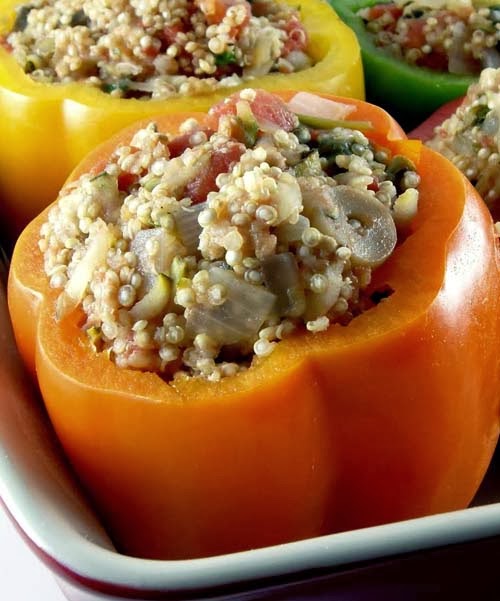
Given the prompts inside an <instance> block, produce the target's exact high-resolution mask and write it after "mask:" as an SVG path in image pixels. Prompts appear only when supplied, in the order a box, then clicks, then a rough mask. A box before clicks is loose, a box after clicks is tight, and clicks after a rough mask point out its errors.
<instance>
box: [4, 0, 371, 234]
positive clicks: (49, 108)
mask: <svg viewBox="0 0 500 601" xmlns="http://www.w3.org/2000/svg"><path fill="white" fill-rule="evenodd" d="M285 2H287V3H288V4H292V5H294V4H295V2H294V0H285ZM21 3H22V0H3V1H2V5H1V8H0V38H1V36H2V35H3V36H5V34H6V33H8V32H9V31H10V30H11V28H12V25H13V23H14V19H15V7H16V6H18V5H19V4H21ZM300 12H301V19H302V22H303V24H304V27H305V29H306V31H307V33H308V38H309V45H308V51H309V53H310V55H311V56H312V57H313V59H314V62H315V64H314V66H313V67H311V68H309V69H306V70H304V71H301V72H296V73H292V74H287V75H284V74H272V75H267V76H265V77H259V78H256V79H254V80H252V82H251V86H252V87H256V88H264V89H268V90H278V89H283V88H286V89H294V90H309V91H316V92H327V93H334V94H338V95H343V96H350V97H354V98H363V97H364V84H363V72H362V65H361V58H360V50H359V46H358V43H357V40H356V37H355V36H354V34H353V33H352V31H351V30H350V29H349V28H348V27H347V26H346V25H344V23H343V22H342V21H341V20H340V19H339V18H338V17H337V15H336V13H335V12H334V11H333V9H332V8H331V7H330V6H328V5H327V3H326V2H323V0H309V1H308V2H304V3H302V6H301V8H300ZM245 86H248V83H246V84H245ZM236 89H237V88H230V89H228V92H233V91H235V90H236ZM223 95H224V92H223V91H220V92H218V93H215V94H209V95H205V96H198V97H195V98H194V97H190V98H185V97H182V98H175V99H168V100H149V101H144V100H137V99H119V98H112V97H110V96H108V95H106V94H105V93H104V92H101V91H100V90H98V89H93V88H90V87H89V86H86V85H83V84H78V83H73V84H64V85H62V84H43V83H37V82H35V81H33V80H32V79H31V78H30V77H29V76H28V75H26V74H25V73H24V71H23V70H22V69H21V67H20V66H19V65H18V64H17V62H16V61H15V60H14V58H13V57H12V56H11V55H10V54H9V52H8V51H7V49H6V48H4V47H2V46H1V45H0V132H1V144H0V206H1V213H0V217H1V222H2V223H3V224H8V231H7V232H4V234H6V235H7V236H8V238H10V240H11V241H13V240H14V238H15V236H17V234H18V233H19V231H20V230H21V228H22V227H24V225H26V224H27V223H28V221H30V220H31V219H32V218H33V217H34V216H35V215H36V214H38V213H39V212H40V210H42V209H43V208H44V207H45V206H47V205H48V204H49V203H50V202H52V201H53V200H54V198H55V197H56V196H57V192H58V190H59V188H60V187H61V185H62V183H63V182H64V180H65V179H66V177H67V176H68V174H69V173H70V171H71V170H72V168H73V167H74V166H75V165H76V164H77V163H78V162H79V161H80V159H81V158H82V157H83V156H85V155H86V154H87V153H88V151H89V150H90V149H91V148H93V147H94V146H96V145H97V144H98V143H100V142H101V141H102V140H105V139H106V138H108V137H109V136H110V135H111V134H113V133H114V132H116V131H118V130H119V129H121V128H123V127H124V126H125V125H128V124H129V123H131V122H133V121H136V120H138V119H141V118H144V117H148V116H150V115H155V114H158V113H172V112H174V111H182V110H186V109H188V110H190V111H199V110H207V109H208V108H209V107H210V106H212V105H213V104H214V103H215V102H217V100H219V99H220V98H221V97H222V96H223Z"/></svg>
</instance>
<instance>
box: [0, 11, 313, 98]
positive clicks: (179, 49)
mask: <svg viewBox="0 0 500 601" xmlns="http://www.w3.org/2000/svg"><path fill="white" fill-rule="evenodd" d="M3 44H4V45H5V46H6V47H7V48H8V49H9V50H10V51H11V52H12V54H13V56H14V57H15V59H16V60H17V62H18V63H19V64H20V65H21V66H22V68H23V69H24V71H25V72H26V73H28V74H29V75H30V76H31V77H32V78H33V79H35V80H36V81H40V82H49V83H53V82H60V83H70V82H73V81H78V82H84V83H86V84H88V85H91V86H95V87H98V88H100V89H101V90H103V91H104V92H107V93H109V94H110V95H111V96H115V97H120V98H158V99H163V98H169V97H172V96H176V95H195V94H203V93H210V92H213V91H214V90H216V89H218V88H221V87H228V86H235V85H238V84H240V83H241V82H242V81H245V80H249V79H252V78H255V77H259V76H263V75H266V74H268V73H272V72H280V73H292V72H294V71H299V70H301V69H305V68H307V67H310V66H311V64H312V61H311V59H310V57H309V56H308V54H307V50H306V46H307V34H306V31H305V29H304V27H303V25H302V23H301V21H300V14H299V11H298V10H297V9H295V8H293V7H291V6H290V5H288V4H286V3H283V2H280V1H279V0H278V1H276V0H254V1H253V2H247V1H246V0H194V1H191V0H113V2H106V1H105V0H86V1H85V2H82V1H81V0H31V1H30V2H29V3H27V4H23V5H21V6H20V7H19V8H18V11H17V19H16V21H15V24H14V27H13V31H12V32H10V34H9V35H8V36H7V37H6V38H5V39H4V40H3Z"/></svg>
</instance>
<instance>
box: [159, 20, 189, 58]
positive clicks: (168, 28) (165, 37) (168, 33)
mask: <svg viewBox="0 0 500 601" xmlns="http://www.w3.org/2000/svg"><path fill="white" fill-rule="evenodd" d="M184 30H185V27H184V23H182V22H180V21H179V22H178V23H175V24H173V25H165V27H164V28H163V31H162V32H161V33H160V34H157V35H158V38H159V39H160V40H161V42H162V47H161V50H162V51H165V50H166V49H167V48H168V47H169V46H170V45H172V44H173V43H174V42H175V40H176V37H177V34H178V33H181V32H183V31H184Z"/></svg>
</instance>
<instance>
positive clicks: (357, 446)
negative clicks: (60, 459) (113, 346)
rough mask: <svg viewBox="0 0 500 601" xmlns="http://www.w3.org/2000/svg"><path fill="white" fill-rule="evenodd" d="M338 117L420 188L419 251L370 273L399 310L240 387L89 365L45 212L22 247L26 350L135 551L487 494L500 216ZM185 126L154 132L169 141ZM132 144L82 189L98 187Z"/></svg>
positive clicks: (119, 538)
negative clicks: (59, 304) (414, 172)
mask: <svg viewBox="0 0 500 601" xmlns="http://www.w3.org/2000/svg"><path fill="white" fill-rule="evenodd" d="M285 97H287V96H286V95H285ZM288 97H289V95H288ZM342 102H348V103H352V104H355V106H356V111H355V112H353V113H352V114H351V115H349V118H350V119H353V120H363V121H367V120H368V121H371V122H372V124H373V125H374V128H375V129H374V130H373V131H372V132H368V135H369V136H371V137H373V138H374V139H377V142H378V143H382V144H383V145H384V147H385V148H387V149H389V150H390V151H391V152H393V153H399V154H403V155H405V156H408V157H411V159H412V160H413V161H414V162H415V163H416V165H417V169H418V171H419V173H420V175H421V178H422V181H421V186H420V190H421V196H420V206H419V212H418V215H417V217H416V218H415V219H414V221H413V223H412V224H411V227H410V231H409V232H408V236H407V237H406V239H405V240H404V241H403V242H401V243H400V244H399V245H398V246H397V248H396V250H395V252H394V253H393V255H392V256H391V257H390V258H389V260H388V261H387V262H386V263H385V264H384V265H383V266H382V267H380V268H379V269H378V270H376V271H375V272H374V278H373V282H372V284H371V287H372V289H373V290H374V291H375V290H382V291H383V290H391V291H392V294H390V295H389V296H388V297H387V298H385V299H384V300H383V301H381V302H380V303H379V304H377V305H376V306H375V307H373V308H371V309H369V310H367V311H366V312H364V313H362V314H361V315H360V316H358V317H356V318H355V319H354V320H353V321H351V322H350V324H349V325H347V326H340V325H333V326H331V327H330V328H329V329H328V330H327V331H326V332H323V333H320V334H314V335H313V334H310V333H307V332H298V333H296V334H294V335H293V336H291V337H290V338H288V339H285V340H284V341H281V342H280V343H279V344H278V345H277V348H276V350H275V352H273V353H272V354H271V355H270V356H268V357H266V358H262V359H260V360H258V361H255V362H254V364H253V366H252V367H251V368H250V369H248V370H247V371H245V372H242V373H240V374H238V375H237V376H234V377H230V378H226V379H224V380H222V381H221V382H219V383H213V382H207V381H204V380H199V379H191V380H188V381H182V382H179V383H177V384H176V385H175V386H173V385H170V384H167V383H166V382H165V381H164V380H162V379H161V378H160V377H159V376H158V375H156V374H153V373H143V372H137V371H133V370H123V369H120V368H118V367H117V366H116V365H115V364H114V363H113V362H111V361H109V359H108V358H107V357H106V356H104V354H103V353H101V354H99V353H95V352H93V351H92V350H91V349H90V346H89V343H88V340H87V337H86V335H85V333H84V332H82V331H81V330H80V328H79V324H80V323H81V319H82V314H81V313H80V312H79V310H76V311H74V312H73V313H71V314H70V315H68V316H67V317H65V318H64V319H63V320H61V321H59V322H56V321H55V320H54V303H55V299H56V296H57V292H56V291H54V290H51V289H50V288H49V285H48V283H47V278H46V276H45V274H44V272H43V260H42V256H41V253H40V251H39V250H38V246H37V241H38V236H39V229H40V226H41V224H42V222H43V221H44V220H45V219H46V217H47V211H44V212H43V213H42V214H41V215H40V216H39V217H38V218H36V219H35V220H34V221H33V222H32V223H31V224H30V225H29V226H28V228H27V229H26V230H25V231H24V232H23V234H22V235H21V237H20V239H19V241H18V243H17V245H16V248H15V251H14V255H13V258H12V266H11V272H10V280H9V289H8V292H9V308H10V312H11V317H12V321H13V324H14V330H15V334H16V339H17V343H18V346H19V349H20V351H21V354H22V355H23V357H24V359H25V361H26V362H27V364H28V365H30V366H31V369H32V370H33V371H35V370H36V377H37V379H38V383H39V385H40V389H41V392H42V395H43V398H44V400H45V403H46V407H47V410H48V412H49V415H50V418H51V420H52V423H53V425H54V428H55V430H56V432H57V435H58V437H59V439H60V441H61V443H62V446H63V448H64V450H65V451H66V454H67V456H68V458H69V460H70V461H71V463H72V465H73V467H74V469H75V470H76V472H77V474H78V475H79V477H80V479H81V482H82V483H83V484H84V486H85V487H86V489H87V490H88V491H89V493H90V495H91V497H92V499H93V500H94V502H95V504H96V506H97V508H98V511H99V513H100V515H101V516H102V518H103V520H104V523H105V525H106V527H107V528H108V530H109V533H110V534H111V536H112V538H113V539H114V541H115V543H116V545H117V547H118V549H119V550H121V551H123V552H125V553H129V554H132V555H139V556H144V557H152V558H192V557H198V556H208V555H212V554H219V553H226V552H232V551H238V550H242V549H249V548H254V547H260V546H264V545H272V544H277V543H283V542H287V541H292V540H298V539H304V538H307V537H314V536H318V535H322V534H326V533H331V532H335V531H342V530H347V529H353V528H359V527H363V526H369V525H374V524H381V523H385V522H390V521H396V520H403V519H407V518H413V517H416V516H423V515H427V514H433V513H437V512H443V511H450V510H454V509H459V508H464V507H465V506H467V504H468V503H469V502H470V500H471V499H472V497H473V495H474V493H475V491H476V489H477V487H478V486H479V484H480V482H481V479H482V477H483V475H484V472H485V470H486V468H487V466H488V463H489V461H490V458H491V455H492V453H493V449H494V447H495V443H496V441H497V438H498V434H499V409H500V407H499V390H500V383H499V376H500V371H499V354H498V343H499V339H500V317H499V316H500V277H499V275H500V274H499V265H498V254H497V249H496V244H495V234H494V227H493V223H492V221H491V217H490V215H489V213H488V211H487V210H486V208H485V206H484V204H483V202H482V201H481V199H480V198H479V196H478V195H477V193H476V192H475V190H474V189H473V188H472V187H471V186H470V185H469V183H468V182H467V181H466V180H465V178H464V177H463V176H462V175H461V174H460V173H459V171H458V170H457V169H456V168H455V167H454V166H453V165H452V164H451V163H449V162H448V161H447V160H445V159H444V158H442V157H441V156H439V155H437V154H436V153H434V152H433V151H432V150H430V149H428V148H426V147H424V146H422V145H421V143H420V142H418V141H409V140H405V139H403V134H402V132H401V130H400V128H399V127H398V126H397V125H396V124H395V122H394V121H392V120H391V119H390V118H389V117H388V115H387V114H386V113H384V112H383V111H382V110H381V109H378V108H376V107H374V106H372V105H369V104H366V103H363V102H362V101H354V100H347V99H342ZM181 120H182V117H181V116H169V115H167V116H164V117H159V118H158V119H157V125H158V127H159V129H160V130H163V131H169V132H173V131H175V130H176V128H177V126H178V124H179V122H180V121H181ZM137 128H138V125H136V126H134V127H132V128H131V129H130V128H129V129H128V130H126V131H125V132H123V133H122V134H120V135H119V136H118V137H116V138H114V139H112V140H111V141H109V142H108V143H106V144H105V145H104V146H101V147H100V148H98V149H97V150H96V151H94V152H93V153H91V154H90V155H89V156H88V157H87V158H86V160H84V161H83V163H81V164H80V166H79V167H78V168H77V170H76V171H75V172H74V173H73V175H72V176H71V178H72V179H74V178H77V177H78V176H79V175H80V174H81V173H83V172H88V171H93V170H94V171H96V172H97V171H99V169H101V167H102V165H103V162H105V161H106V158H107V157H108V156H109V155H110V153H111V151H112V149H113V148H114V147H115V146H116V145H117V143H119V142H126V141H128V140H130V138H131V135H132V132H133V131H134V130H136V129H137ZM28 316H29V318H28Z"/></svg>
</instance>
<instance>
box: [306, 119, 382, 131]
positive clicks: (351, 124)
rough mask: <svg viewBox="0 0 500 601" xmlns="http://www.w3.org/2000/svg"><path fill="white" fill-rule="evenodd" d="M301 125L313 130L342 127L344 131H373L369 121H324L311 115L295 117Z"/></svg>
mask: <svg viewBox="0 0 500 601" xmlns="http://www.w3.org/2000/svg"><path fill="white" fill-rule="evenodd" d="M297 117H298V118H299V121H300V123H302V125H307V126H308V127H312V128H313V129H334V128H335V127H344V128H346V129H359V130H360V131H367V130H370V129H373V124H372V122H371V121H347V120H344V119H325V118H324V117H314V116H313V115H297Z"/></svg>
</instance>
